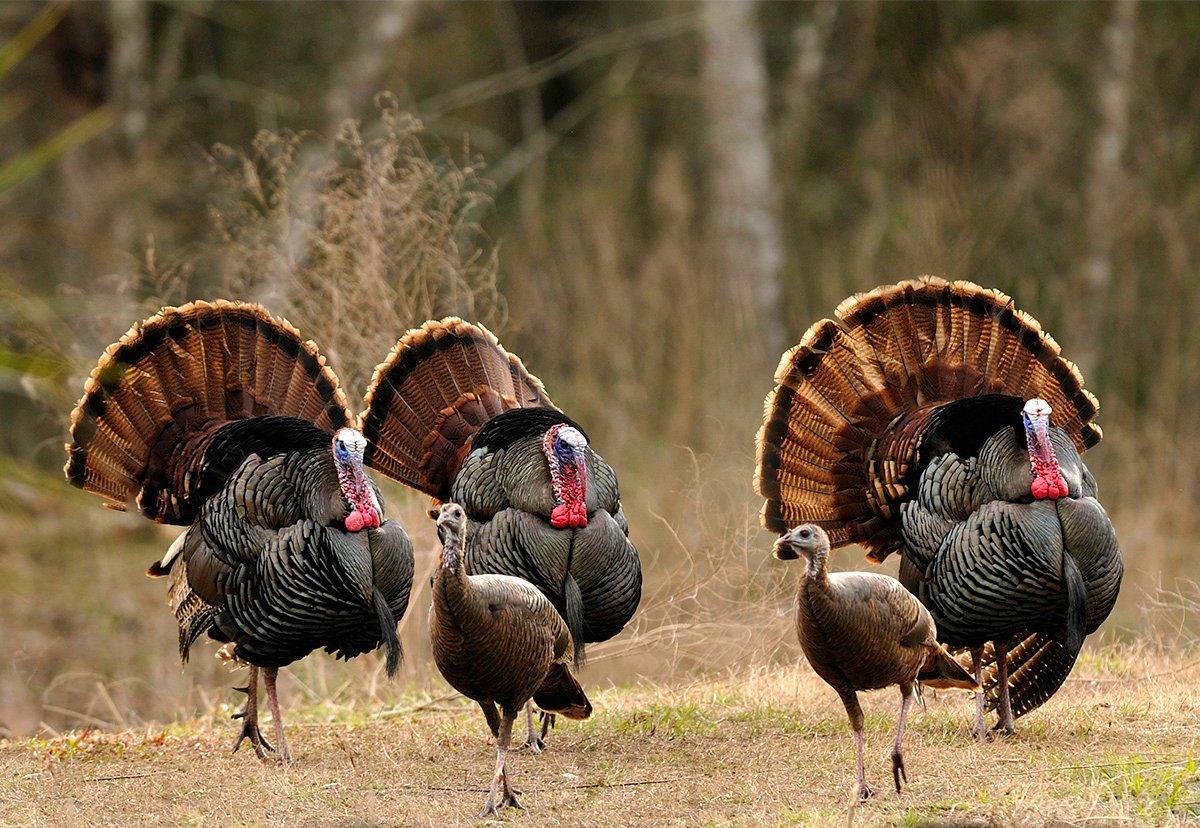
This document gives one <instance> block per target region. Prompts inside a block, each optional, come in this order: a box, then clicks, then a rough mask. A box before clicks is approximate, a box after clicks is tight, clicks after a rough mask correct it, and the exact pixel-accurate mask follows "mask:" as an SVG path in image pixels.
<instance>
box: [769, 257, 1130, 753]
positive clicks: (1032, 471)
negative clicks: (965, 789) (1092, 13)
mask: <svg viewBox="0 0 1200 828" xmlns="http://www.w3.org/2000/svg"><path fill="white" fill-rule="evenodd" d="M837 317H838V319H837V320H836V321H835V320H830V319H825V320H822V321H821V322H818V323H817V324H815V325H814V326H812V327H811V328H810V329H809V330H808V332H807V333H806V334H805V335H804V338H803V340H802V341H801V342H800V344H799V345H798V346H796V347H795V348H793V349H792V350H791V351H789V352H788V353H786V354H785V355H784V357H783V360H782V362H781V363H780V366H779V370H778V372H777V373H776V376H775V381H776V386H775V389H774V390H773V391H772V392H771V394H770V396H768V398H767V401H766V411H765V418H764V423H763V427H762V429H761V431H760V432H759V436H758V470H757V474H756V477H755V485H756V489H757V491H758V492H759V494H761V495H762V496H763V497H764V498H765V499H766V503H765V505H764V507H763V513H762V516H763V523H764V525H765V526H766V527H767V528H769V529H771V530H773V531H776V532H785V531H786V530H787V529H788V528H790V527H793V526H795V525H797V524H799V523H814V524H817V525H819V526H821V527H822V528H824V529H825V531H826V532H828V534H829V536H830V539H831V541H832V542H833V543H834V544H835V545H839V546H840V545H843V544H847V543H859V544H862V545H863V546H865V547H866V548H867V549H868V550H869V554H868V557H869V559H871V560H873V561H876V562H878V561H882V560H884V559H885V558H886V557H887V556H888V555H889V554H891V553H892V552H901V553H902V555H903V558H902V562H901V568H900V578H901V581H902V582H903V583H904V585H905V586H906V587H908V589H909V590H911V591H912V592H913V593H915V594H916V595H917V596H918V597H919V598H920V599H921V600H922V601H923V602H924V603H925V604H926V605H927V606H928V608H929V611H930V613H931V614H932V615H933V618H934V621H935V622H936V624H937V629H938V632H939V634H940V635H941V636H942V637H943V640H944V641H945V643H946V644H948V645H950V646H952V647H955V648H965V649H967V650H969V651H970V653H971V655H972V660H973V666H974V670H975V678H976V679H977V680H980V679H982V681H981V683H982V684H984V686H985V688H986V693H987V696H986V699H985V697H984V696H978V697H977V704H978V707H977V721H976V732H977V734H978V735H979V736H981V737H982V736H984V735H985V734H986V730H985V727H984V714H985V706H986V708H988V709H994V710H996V711H997V713H998V719H999V721H998V723H997V727H999V728H1002V729H1004V730H1005V731H1009V732H1011V730H1012V728H1013V720H1014V718H1015V717H1016V716H1020V715H1023V714H1025V713H1027V712H1029V711H1030V710H1033V709H1034V708H1036V707H1037V706H1039V705H1040V704H1042V703H1043V702H1045V701H1046V700H1047V699H1048V698H1050V696H1051V695H1053V694H1054V692H1055V691H1057V689H1058V688H1059V687H1060V686H1061V685H1062V683H1063V681H1065V680H1066V677H1067V675H1068V674H1069V673H1070V670H1071V668H1072V666H1073V665H1074V662H1075V659H1076V657H1077V656H1078V654H1079V651H1080V648H1081V646H1082V642H1083V638H1084V636H1086V635H1088V634H1090V633H1092V632H1094V631H1095V630H1096V629H1097V628H1098V627H1099V626H1100V624H1101V623H1102V622H1103V621H1104V619H1105V618H1106V617H1107V616H1108V614H1109V612H1110V611H1111V610H1112V608H1113V605H1114V603H1115V602H1116V599H1117V592H1118V590H1119V588H1120V583H1121V576H1122V573H1123V566H1122V562H1121V553H1120V549H1119V548H1118V545H1117V539H1116V535H1115V532H1114V531H1113V527H1112V524H1111V522H1110V521H1109V519H1108V516H1107V515H1106V514H1105V511H1104V509H1103V507H1102V506H1101V505H1100V503H1099V501H1098V500H1097V499H1096V495H1097V491H1096V483H1095V480H1094V479H1093V478H1092V475H1091V474H1090V473H1089V472H1088V470H1087V467H1086V466H1085V465H1084V464H1083V461H1082V459H1081V458H1080V452H1081V451H1083V450H1085V449H1087V448H1089V447H1091V446H1094V445H1095V444H1096V443H1097V442H1099V441H1100V438H1101V436H1102V432H1101V430H1100V427H1099V426H1098V425H1096V424H1095V423H1093V422H1092V420H1093V418H1094V417H1095V415H1096V411H1097V403H1096V400H1095V398H1094V397H1093V396H1092V395H1091V394H1090V393H1088V392H1087V391H1086V390H1085V389H1084V387H1083V380H1082V378H1081V377H1080V375H1079V371H1078V370H1077V369H1076V368H1075V366H1074V365H1073V364H1071V363H1070V362H1069V361H1067V360H1066V359H1065V358H1063V357H1062V356H1061V354H1060V351H1059V347H1058V344H1057V343H1055V341H1054V340H1053V339H1052V338H1051V337H1050V335H1049V334H1047V333H1045V332H1044V331H1043V330H1042V329H1041V326H1040V325H1038V323H1037V321H1036V320H1034V319H1033V318H1032V317H1030V316H1028V315H1027V314H1024V313H1022V312H1021V311H1019V310H1017V309H1016V308H1015V307H1014V306H1013V302H1012V300H1011V299H1010V298H1009V297H1007V296H1005V295H1004V294H1003V293H1000V292H999V291H995V290H987V289H984V288H981V287H979V286H978V285H974V284H972V283H970V282H947V281H945V280H942V279H937V278H933V277H923V278H921V279H919V280H916V281H910V282H903V283H901V284H899V285H895V286H890V287H882V288H877V289H876V290H873V291H871V292H869V293H866V294H862V295H858V296H853V297H851V298H849V299H847V300H846V301H845V302H843V303H842V304H841V305H840V306H839V307H838V309H837Z"/></svg>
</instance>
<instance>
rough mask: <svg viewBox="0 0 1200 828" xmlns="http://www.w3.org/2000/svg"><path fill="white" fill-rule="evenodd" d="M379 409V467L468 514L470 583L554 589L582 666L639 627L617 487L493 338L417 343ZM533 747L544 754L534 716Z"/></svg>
mask: <svg viewBox="0 0 1200 828" xmlns="http://www.w3.org/2000/svg"><path fill="white" fill-rule="evenodd" d="M366 401H367V409H366V411H364V412H363V414H362V422H363V433H364V434H365V435H366V437H367V440H368V447H367V453H366V463H367V465H369V466H371V467H373V468H376V469H378V470H379V471H380V472H382V473H383V474H386V475H388V476H389V477H392V478H394V479H396V480H399V481H400V482H402V483H406V484H408V485H409V486H412V487H413V488H416V489H419V490H420V491H422V492H425V493H426V494H429V495H432V496H433V498H434V499H435V502H437V501H447V500H452V501H454V502H456V503H459V504H461V505H462V506H463V508H464V509H465V510H466V514H467V519H468V521H469V524H470V532H469V534H468V536H467V549H466V568H467V572H468V573H469V574H472V575H478V574H484V573H495V574H499V575H513V576H516V577H519V578H524V579H526V580H527V581H529V582H531V583H532V584H533V585H534V586H536V587H537V588H538V589H540V590H541V591H542V593H543V594H544V595H545V596H546V597H547V598H548V599H550V603H551V604H553V605H554V608H555V609H557V610H558V611H559V613H561V614H562V616H563V618H564V619H565V620H566V622H567V628H568V629H569V630H570V631H571V637H572V639H573V640H574V642H575V647H576V658H577V662H581V661H582V659H583V654H584V644H585V642H597V641H605V640H607V639H609V638H612V637H613V636H614V635H616V634H617V633H619V632H620V631H621V629H622V628H623V627H624V626H625V624H626V623H627V622H628V621H629V619H630V618H632V617H633V613H634V612H635V610H636V609H637V606H638V602H639V600H640V599H641V591H642V570H641V564H640V562H639V561H638V553H637V549H635V548H634V546H633V544H632V543H630V542H629V537H628V535H629V525H628V524H627V523H626V521H625V513H624V511H623V510H622V509H621V499H620V494H619V491H618V488H617V476H616V473H615V472H614V471H613V470H612V467H611V466H609V465H608V464H607V463H606V462H604V459H603V458H602V457H601V456H600V455H599V454H597V453H596V452H595V451H594V450H593V449H592V448H591V446H590V445H589V443H588V439H587V437H586V435H585V434H584V431H583V429H582V428H581V427H580V426H579V425H578V424H576V423H575V422H574V421H573V420H571V419H570V418H569V417H567V416H566V415H565V414H563V413H562V412H561V411H559V410H558V409H557V408H555V407H554V404H553V403H552V402H551V401H550V398H549V397H548V396H547V395H546V391H545V388H543V386H542V383H541V381H540V380H538V379H537V378H536V377H534V376H533V375H532V374H530V373H529V372H528V371H527V370H526V369H525V366H524V365H523V364H522V363H521V360H519V359H518V358H517V357H515V356H512V355H510V354H509V353H508V352H507V351H505V350H504V348H502V347H501V346H500V343H499V342H498V341H497V340H496V337H494V336H493V335H492V334H491V333H490V332H488V331H487V330H486V329H484V328H482V327H480V326H478V325H472V324H470V323H467V322H464V321H462V320H461V319H457V318H453V317H451V318H447V319H443V320H441V321H440V322H432V321H431V322H426V323H425V324H424V325H423V326H421V327H420V328H418V329H416V330H411V331H409V332H408V333H406V334H405V335H404V336H403V338H401V339H400V341H399V342H398V343H397V344H396V347H395V348H394V349H393V350H392V352H391V354H389V356H388V358H387V360H386V361H385V362H384V363H383V364H381V365H380V366H378V367H377V368H376V369H375V376H374V379H373V380H372V382H371V386H370V390H369V391H368V393H367V400H366ZM551 721H552V719H550V718H547V721H546V724H549V723H550V722H551ZM544 735H545V730H543V732H542V736H544ZM527 745H528V746H529V747H530V749H531V750H533V751H534V752H537V751H539V750H540V749H541V747H542V738H541V736H539V735H538V734H537V733H535V732H534V729H533V722H532V708H531V709H530V720H529V736H528V740H527Z"/></svg>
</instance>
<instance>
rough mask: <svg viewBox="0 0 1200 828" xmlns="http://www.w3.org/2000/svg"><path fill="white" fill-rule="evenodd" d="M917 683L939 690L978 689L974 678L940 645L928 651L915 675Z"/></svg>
mask: <svg viewBox="0 0 1200 828" xmlns="http://www.w3.org/2000/svg"><path fill="white" fill-rule="evenodd" d="M917 681H919V682H921V683H922V684H924V685H926V686H928V687H934V688H937V689H939V690H950V689H959V690H971V691H978V690H979V689H980V687H979V683H978V682H976V681H975V678H974V677H973V676H972V675H971V674H970V673H968V672H967V670H966V668H964V667H963V666H962V665H961V664H959V663H958V660H957V659H955V658H954V656H953V655H951V654H950V652H949V651H948V650H947V649H946V648H945V647H943V646H942V645H941V644H938V645H936V647H935V649H933V650H931V651H930V653H929V658H928V659H926V661H925V666H924V667H922V668H921V672H920V673H918V674H917Z"/></svg>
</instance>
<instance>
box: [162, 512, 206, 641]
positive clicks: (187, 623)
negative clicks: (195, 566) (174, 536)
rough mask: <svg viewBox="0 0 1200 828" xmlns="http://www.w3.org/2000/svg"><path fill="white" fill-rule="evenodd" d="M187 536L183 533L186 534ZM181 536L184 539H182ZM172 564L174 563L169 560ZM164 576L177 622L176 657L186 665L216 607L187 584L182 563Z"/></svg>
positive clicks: (185, 569) (168, 599)
mask: <svg viewBox="0 0 1200 828" xmlns="http://www.w3.org/2000/svg"><path fill="white" fill-rule="evenodd" d="M185 534H186V533H185ZM181 537H183V536H181ZM172 562H173V561H172ZM167 569H168V570H169V572H167V573H165V574H166V575H167V577H168V578H169V581H168V583H169V588H168V590H167V604H168V605H169V606H170V607H171V612H172V613H174V615H175V620H176V621H177V622H178V623H179V658H180V660H182V661H183V662H185V663H186V662H187V660H188V655H189V654H190V652H191V648H192V644H194V643H195V642H196V639H198V638H200V636H202V635H204V633H206V632H208V630H209V629H211V628H212V625H213V623H214V622H215V621H216V617H217V608H216V607H214V606H213V605H211V604H209V603H208V602H206V601H205V600H204V599H203V598H201V597H200V596H199V595H198V594H196V592H195V591H194V590H193V589H192V588H191V585H190V584H189V583H188V577H187V567H186V565H183V564H182V563H181V564H180V565H178V566H170V565H169V564H168V567H167Z"/></svg>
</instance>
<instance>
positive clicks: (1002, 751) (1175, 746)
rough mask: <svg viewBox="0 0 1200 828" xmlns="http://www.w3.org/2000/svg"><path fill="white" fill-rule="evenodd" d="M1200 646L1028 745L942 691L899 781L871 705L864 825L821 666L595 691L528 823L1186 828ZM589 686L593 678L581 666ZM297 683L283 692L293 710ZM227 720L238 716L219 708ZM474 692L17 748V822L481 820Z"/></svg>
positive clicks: (1112, 668)
mask: <svg viewBox="0 0 1200 828" xmlns="http://www.w3.org/2000/svg"><path fill="white" fill-rule="evenodd" d="M1198 655H1200V654H1198V653H1197V652H1195V651H1189V652H1186V653H1174V654H1172V655H1164V654H1161V653H1155V652H1151V651H1149V650H1147V649H1144V648H1142V649H1131V648H1107V649H1103V650H1098V651H1097V650H1089V651H1088V654H1087V655H1086V656H1085V658H1084V660H1083V663H1082V664H1081V665H1080V667H1079V668H1078V670H1077V672H1076V675H1075V676H1074V677H1073V678H1072V679H1071V680H1070V682H1069V683H1068V684H1067V686H1066V687H1065V688H1064V690H1063V691H1062V692H1061V693H1060V694H1059V695H1058V697H1057V698H1056V699H1055V700H1054V701H1053V702H1052V703H1051V704H1050V705H1048V706H1047V707H1046V708H1044V709H1042V710H1040V711H1037V712H1035V713H1034V714H1032V715H1030V716H1029V717H1028V718H1027V719H1024V720H1022V721H1021V722H1020V725H1021V728H1020V731H1019V734H1018V735H1017V736H1016V737H1013V738H1011V739H1007V740H1002V741H999V742H996V743H994V744H986V745H980V744H976V743H975V742H973V741H972V740H971V739H970V738H969V737H968V735H967V732H966V726H967V722H968V716H969V712H970V707H971V706H970V703H969V700H968V699H967V698H966V697H965V696H964V695H962V694H940V695H938V696H937V697H936V698H935V697H933V694H932V693H929V694H928V696H929V698H928V699H927V702H928V708H927V710H926V711H924V712H919V711H918V712H917V713H916V714H915V715H914V717H913V720H912V722H911V726H910V730H909V735H908V739H907V744H906V747H907V765H908V768H909V771H910V778H911V783H910V785H909V786H908V787H907V788H906V789H905V791H904V792H903V793H901V794H896V793H895V792H893V791H892V790H891V788H890V785H889V784H888V783H889V776H890V774H889V771H890V765H889V763H888V761H887V759H886V750H887V747H888V743H889V741H890V737H891V733H892V728H893V727H894V720H895V708H896V695H895V694H894V693H892V692H886V691H885V692H879V693H874V694H870V695H868V696H866V697H865V703H866V710H867V715H868V720H867V721H868V751H869V753H868V775H869V779H870V780H871V781H872V782H873V783H874V784H875V787H876V789H877V791H878V793H877V795H876V798H875V799H873V800H872V801H870V802H868V803H866V804H864V805H862V806H860V807H858V808H857V809H855V810H854V811H853V813H851V811H850V809H849V800H848V797H849V792H850V788H851V785H852V782H853V748H852V743H851V740H850V738H849V735H848V732H847V729H846V724H845V714H844V712H843V710H842V708H841V705H840V703H839V702H838V700H837V697H836V695H835V694H834V693H833V692H832V691H831V690H830V689H829V688H828V687H826V686H825V685H823V684H822V683H821V682H820V681H819V680H818V679H816V678H815V676H814V675H813V674H812V673H811V671H809V670H808V669H807V667H804V666H789V667H779V668H777V669H770V670H768V669H759V670H753V671H743V672H738V673H735V674H733V675H730V676H728V677H724V678H720V679H714V680H708V681H699V682H695V683H691V684H686V685H676V684H646V685H642V686H635V687H626V688H612V689H608V690H603V691H600V692H598V693H595V694H594V700H595V702H596V710H597V712H596V715H595V716H594V718H593V719H592V720H591V721H589V722H585V723H582V724H568V725H566V726H562V727H560V728H559V729H558V731H557V732H555V733H554V734H553V736H552V739H551V743H550V749H549V751H548V752H547V753H545V754H543V755H542V756H539V757H533V756H530V755H528V754H526V753H523V752H522V753H517V754H514V756H513V759H512V771H513V773H514V775H515V779H516V782H517V785H518V787H520V788H521V789H522V790H523V791H524V792H525V795H524V801H525V804H526V806H527V807H528V809H529V810H528V811H526V812H525V813H521V812H514V813H510V814H507V815H506V819H507V820H508V821H511V822H513V823H514V824H529V825H535V824H536V825H597V824H608V825H704V824H707V825H758V824H777V825H789V824H804V825H813V824H846V822H847V819H848V818H852V819H853V821H854V822H856V823H858V824H863V825H873V824H896V825H913V824H921V823H934V824H946V823H950V822H953V823H957V824H1045V823H1048V822H1054V821H1062V822H1067V823H1080V822H1085V821H1101V822H1130V823H1136V824H1154V825H1175V824H1184V823H1187V822H1188V821H1190V820H1192V819H1194V818H1195V817H1196V816H1197V815H1200V773H1198V772H1197V758H1196V757H1197V756H1198V753H1197V751H1198V750H1200V735H1198V732H1197V729H1196V725H1195V723H1196V720H1197V715H1198V714H1200V702H1198V701H1197V700H1196V698H1195V695H1194V692H1193V690H1194V687H1195V685H1196V682H1197V681H1200V660H1198ZM585 678H586V673H585ZM294 698H295V694H294V692H289V693H288V698H287V699H285V702H286V701H287V700H289V699H294ZM224 712H227V711H222V713H224ZM485 734H486V729H485V726H484V724H483V721H482V717H481V716H480V715H479V713H478V710H477V709H475V708H474V707H473V706H472V705H470V704H468V703H466V702H465V701H464V700H462V699H461V698H457V697H451V698H444V697H442V691H441V690H440V689H437V690H434V694H433V696H431V697H421V698H410V699H407V700H405V701H404V703H403V704H401V705H400V706H399V709H393V710H392V711H389V712H388V713H387V714H386V715H381V714H380V711H379V710H378V709H377V708H375V707H372V706H370V705H364V704H350V705H325V706H317V707H309V708H299V709H293V710H292V711H291V715H290V719H289V738H290V739H291V742H292V747H293V751H294V752H295V753H296V754H297V756H298V759H297V762H296V763H295V764H294V765H293V766H291V767H288V768H280V767H277V766H274V765H264V764H261V763H259V762H258V761H256V760H255V759H254V758H253V756H252V755H249V754H247V753H239V754H237V755H230V754H229V752H228V745H229V742H230V739H231V738H232V730H231V727H230V724H229V723H228V722H227V721H225V720H224V716H223V715H215V716H211V717H207V718H204V719H201V720H195V721H190V722H185V723H183V724H180V725H173V726H168V727H165V728H164V727H161V726H155V725H147V726H145V727H143V728H139V729H137V730H133V731H125V732H119V733H106V732H96V731H89V732H82V733H79V732H75V733H70V734H66V735H63V736H61V737H59V738H51V739H36V740H19V741H7V742H0V746H2V747H0V822H2V823H4V824H83V825H97V824H125V823H129V822H135V821H136V822H142V823H158V824H250V825H257V824H297V823H302V824H403V825H410V824H411V825H451V824H471V823H472V822H473V821H474V819H473V814H474V813H475V812H476V810H477V809H478V807H479V805H480V804H481V803H482V799H483V786H484V784H485V783H486V781H487V779H488V775H489V773H490V768H491V765H492V752H491V748H490V747H489V745H488V742H487V739H486V738H485Z"/></svg>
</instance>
